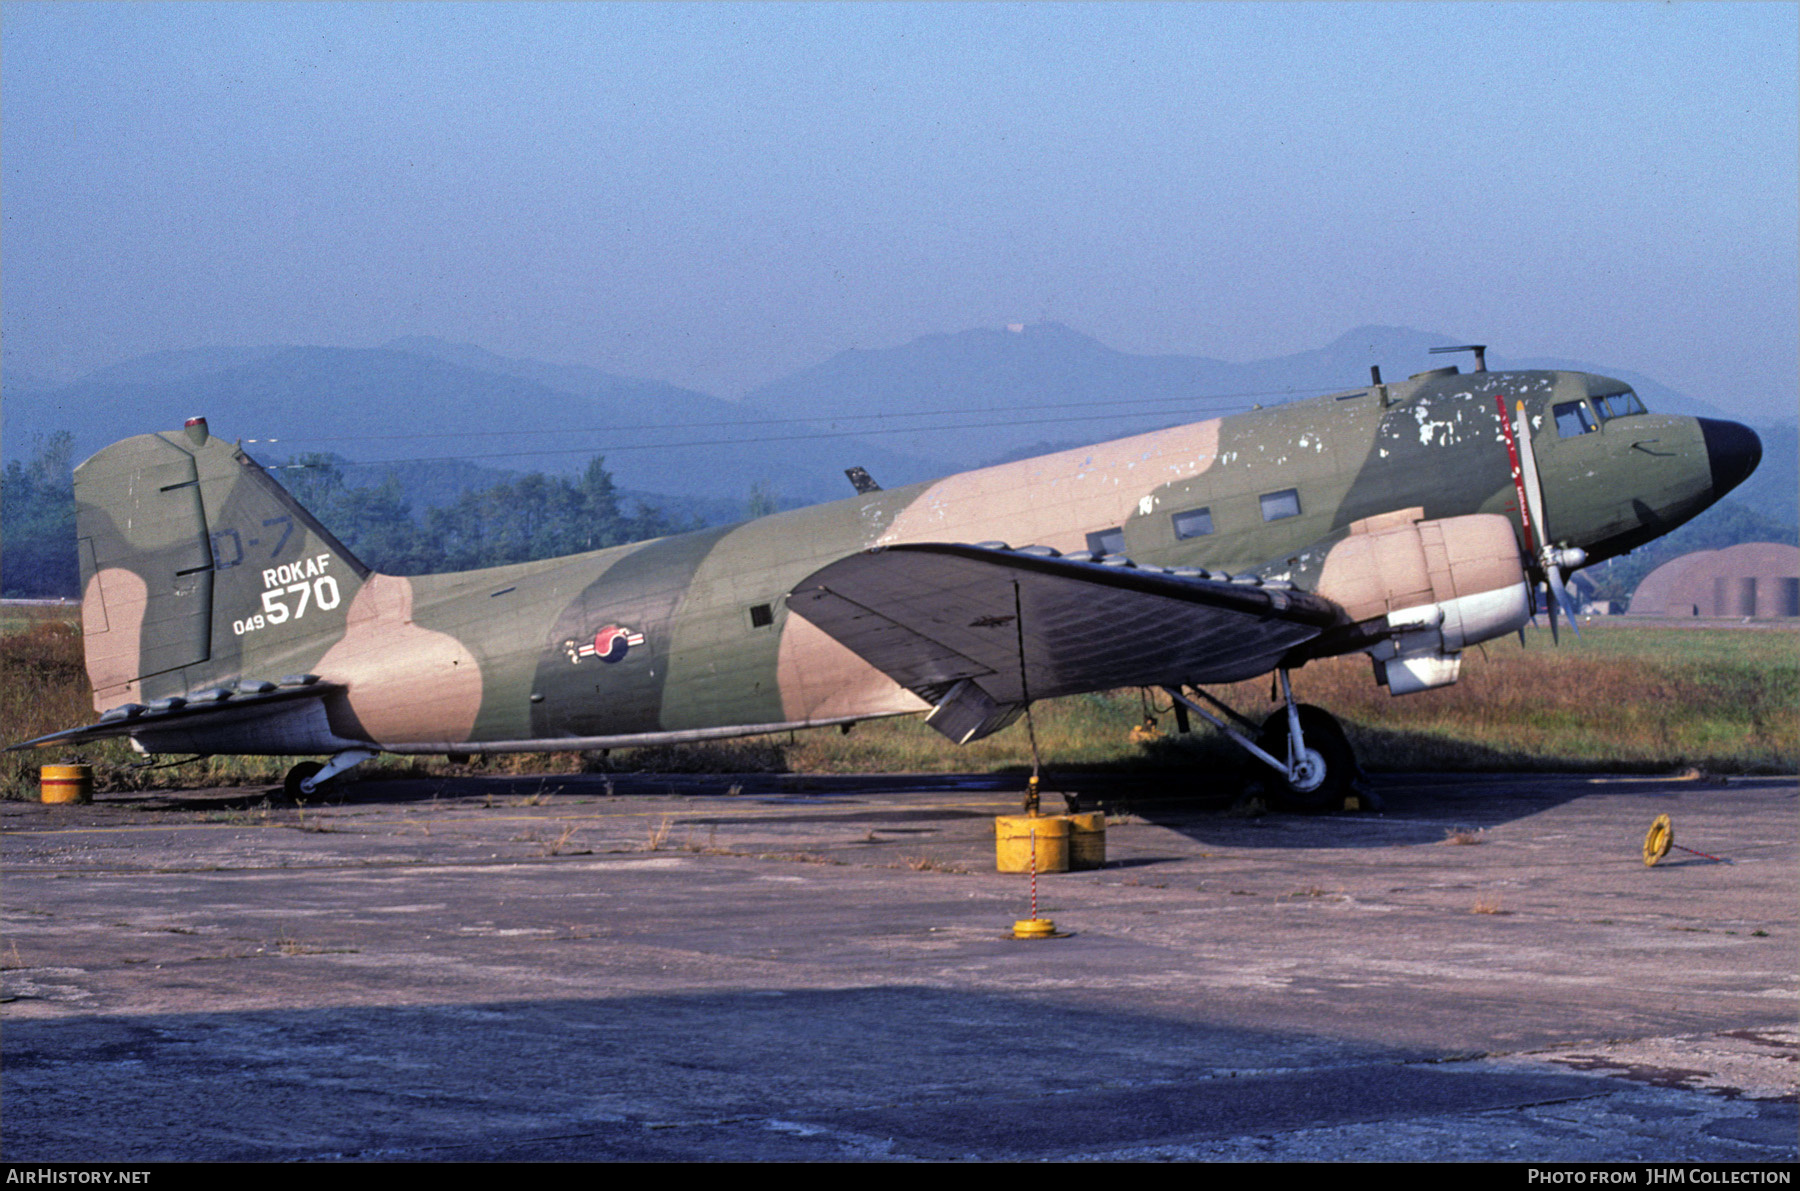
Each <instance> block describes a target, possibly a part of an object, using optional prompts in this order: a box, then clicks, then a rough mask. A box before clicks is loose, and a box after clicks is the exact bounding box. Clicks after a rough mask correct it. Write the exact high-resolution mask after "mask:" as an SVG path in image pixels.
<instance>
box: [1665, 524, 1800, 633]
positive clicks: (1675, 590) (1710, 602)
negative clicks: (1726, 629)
mask: <svg viewBox="0 0 1800 1191" xmlns="http://www.w3.org/2000/svg"><path fill="white" fill-rule="evenodd" d="M1630 615H1632V616H1718V617H1732V618H1738V619H1741V618H1743V617H1752V618H1754V619H1757V620H1773V619H1778V618H1782V617H1795V616H1800V546H1784V545H1782V544H1781V543H1779V542H1746V543H1744V544H1742V545H1738V546H1728V547H1726V548H1725V549H1723V550H1696V551H1694V553H1692V554H1683V555H1682V556H1681V557H1680V558H1677V559H1673V560H1671V561H1669V562H1665V563H1664V564H1663V565H1662V566H1660V567H1657V568H1656V569H1655V570H1654V571H1651V572H1650V573H1649V574H1648V575H1645V576H1644V581H1643V582H1642V583H1640V584H1638V586H1637V590H1636V591H1634V592H1632V593H1631V611H1630Z"/></svg>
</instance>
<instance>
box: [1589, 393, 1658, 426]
mask: <svg viewBox="0 0 1800 1191" xmlns="http://www.w3.org/2000/svg"><path fill="white" fill-rule="evenodd" d="M1589 396H1590V399H1591V400H1592V401H1593V403H1594V408H1595V409H1596V410H1598V411H1599V413H1600V420H1601V421H1602V422H1610V421H1612V420H1613V419H1614V418H1622V417H1624V416H1625V415H1627V414H1644V413H1649V412H1650V411H1649V410H1647V409H1645V408H1644V403H1643V402H1642V401H1639V400H1638V395H1637V394H1636V393H1633V392H1632V391H1631V390H1630V389H1626V390H1625V391H1624V392H1623V393H1600V394H1590V395H1589Z"/></svg>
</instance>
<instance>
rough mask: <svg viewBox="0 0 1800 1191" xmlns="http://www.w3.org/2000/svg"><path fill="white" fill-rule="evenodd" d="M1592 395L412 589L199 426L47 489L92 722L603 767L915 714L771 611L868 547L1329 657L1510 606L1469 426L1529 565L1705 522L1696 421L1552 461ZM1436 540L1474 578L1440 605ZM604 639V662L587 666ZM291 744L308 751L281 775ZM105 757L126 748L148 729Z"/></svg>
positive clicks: (1393, 403)
mask: <svg viewBox="0 0 1800 1191" xmlns="http://www.w3.org/2000/svg"><path fill="white" fill-rule="evenodd" d="M1623 389H1625V386H1624V385H1623V384H1621V383H1619V382H1616V381H1611V380H1608V379H1607V378H1604V377H1594V376H1589V375H1587V374H1582V373H1571V372H1508V373H1485V372H1478V373H1473V374H1467V375H1459V374H1456V373H1455V371H1454V370H1453V369H1442V370H1438V371H1437V372H1433V373H1425V374H1421V375H1420V376H1418V377H1415V378H1413V379H1411V380H1409V381H1406V382H1401V383H1398V384H1391V385H1385V386H1375V387H1369V388H1364V389H1356V390H1349V391H1346V392H1344V393H1340V394H1335V395H1332V396H1328V397H1322V398H1317V399H1314V400H1307V401H1298V402H1293V403H1290V404H1286V405H1281V406H1277V407H1274V408H1270V409H1260V410H1253V411H1250V412H1247V413H1242V414H1237V415H1233V416H1229V417H1223V418H1212V419H1208V420H1205V421H1201V422H1197V423H1193V424H1191V425H1185V426H1177V427H1173V428H1170V429H1167V430H1160V431H1155V432H1152V433H1149V434H1140V435H1134V436H1132V437H1129V438H1123V439H1118V440H1115V441H1112V442H1106V443H1100V444H1097V445H1095V446H1092V447H1084V448H1080V449H1077V450H1072V451H1062V452H1058V453H1055V454H1051V455H1046V456H1042V457H1039V458H1034V459H1026V460H1021V461H1017V462H1013V463H1007V464H1003V465H1000V466H996V467H989V468H983V469H980V470H977V471H972V472H966V473H962V474H959V475H954V476H949V477H946V478H944V479H941V480H937V481H933V482H930V483H924V484H914V485H910V486H908V487H904V488H898V489H894V490H890V491H874V492H869V493H865V494H859V495H856V496H852V497H848V498H846V499H844V500H841V501H837V502H834V503H830V504H825V505H819V506H815V507H812V508H806V509H798V510H793V511H790V512H784V513H778V514H775V515H773V516H769V517H764V518H760V519H757V520H754V521H750V522H746V523H744V524H741V525H736V526H731V527H728V528H722V529H710V530H705V531H701V532H698V533H694V534H687V535H681V536H677V537H670V538H663V539H658V540H655V541H651V542H642V543H636V544H633V545H629V546H621V547H616V548H612V549H608V550H601V551H596V552H592V553H588V554H580V555H575V556H572V557H569V558H562V559H554V560H548V561H543V562H535V563H527V564H521V565H517V566H508V567H500V568H495V569H491V570H482V571H473V572H464V573H458V574H447V575H424V576H416V577H399V576H388V575H379V574H374V573H371V572H370V571H368V570H367V568H365V567H363V566H362V564H361V563H360V562H358V561H357V560H356V559H354V558H352V557H351V556H350V555H349V554H348V552H346V551H345V550H344V549H343V547H342V546H341V545H339V544H338V543H337V542H336V541H335V540H334V539H333V538H332V537H331V535H330V533H329V532H328V531H327V530H326V529H325V528H324V527H323V526H320V525H319V524H318V523H317V522H316V521H314V520H313V519H312V518H311V516H310V515H308V514H307V513H306V512H305V511H304V510H302V509H300V508H299V507H298V506H297V505H296V504H294V503H293V501H292V500H291V498H289V497H288V496H287V495H286V493H285V492H283V491H282V490H281V489H280V488H279V486H278V485H276V484H275V483H274V481H273V480H272V479H270V477H269V476H268V473H266V472H265V471H263V470H262V469H261V468H260V467H259V466H258V465H256V464H255V463H254V462H253V461H251V460H249V459H248V458H247V457H246V456H244V455H243V454H242V452H241V451H239V450H238V449H237V448H235V447H233V446H231V445H230V444H228V443H226V442H224V441H222V440H220V439H218V438H215V437H212V436H210V434H209V433H208V432H207V431H206V429H205V427H204V426H203V425H202V426H200V427H198V428H196V427H194V426H190V427H189V428H188V429H187V430H185V431H182V432H174V433H167V434H155V435H145V436H142V437H139V438H134V439H129V440H126V441H125V442H123V443H119V444H116V445H114V446H112V447H109V448H107V449H106V450H104V451H102V452H100V453H99V454H97V455H95V456H94V457H93V458H91V459H89V460H88V461H86V462H85V463H83V464H82V465H81V467H80V468H78V469H77V471H76V498H77V503H78V535H79V546H80V551H81V559H82V580H83V589H84V602H83V618H84V626H85V628H86V630H87V634H88V638H87V639H88V653H87V661H88V668H89V673H90V677H91V678H92V679H93V682H94V688H95V705H96V710H99V711H102V712H104V711H106V710H108V709H109V708H115V707H117V706H118V705H120V704H126V703H152V704H153V703H154V702H155V701H156V700H159V699H168V698H170V697H183V698H190V699H191V698H192V697H194V696H195V695H196V694H197V693H199V692H203V691H206V690H210V689H215V688H221V687H224V688H231V687H234V686H236V687H238V688H239V689H244V688H245V686H246V684H248V686H249V687H251V688H254V687H256V686H257V685H258V684H260V683H270V684H278V685H279V684H281V683H282V682H283V681H284V679H286V680H289V683H288V685H289V686H292V685H294V684H295V682H299V681H304V680H303V679H301V678H300V677H299V676H306V675H313V676H316V678H317V680H318V683H319V685H320V687H321V689H323V688H325V687H329V688H331V691H332V693H331V694H330V695H328V696H327V697H326V698H325V700H324V702H325V715H324V717H323V719H320V717H317V716H314V717H313V718H311V719H306V717H304V716H301V715H300V713H298V712H295V713H293V717H294V718H293V722H294V723H295V724H301V723H302V721H304V722H305V723H306V724H310V725H312V727H310V728H302V727H296V728H293V729H292V730H286V729H284V731H285V732H286V735H280V734H277V737H276V741H277V743H279V744H281V745H282V747H281V748H280V749H279V750H276V749H275V748H273V747H272V746H271V747H270V748H269V750H268V751H295V752H298V751H324V750H325V749H327V748H334V747H345V746H346V745H347V743H356V742H363V743H372V744H375V745H379V746H381V747H383V748H388V749H393V750H396V751H417V752H424V751H449V750H454V751H490V750H491V751H498V750H509V749H510V750H524V749H549V748H570V747H608V746H611V745H621V744H632V743H644V742H651V741H658V740H683V739H704V738H709V737H716V736H729V735H738V734H745V733H750V732H757V731H767V730H772V729H777V728H790V727H800V726H810V725H820V724H829V723H840V722H847V721H852V720H857V719H863V718H869V717H874V716H883V715H894V714H902V713H907V712H916V711H922V710H926V709H927V707H928V705H927V703H926V702H925V701H924V700H923V699H921V698H920V696H919V695H918V694H916V693H914V692H912V691H908V690H905V689H903V688H902V687H900V686H898V685H897V684H896V683H894V682H893V681H892V680H891V679H889V678H888V677H887V676H886V675H885V674H883V673H881V672H880V671H879V670H877V669H875V668H874V667H873V666H871V665H870V664H869V663H868V662H866V661H864V660H863V659H862V658H861V657H859V656H857V655H856V654H855V653H853V652H851V651H850V650H849V649H847V648H845V647H844V646H843V645H840V644H839V643H838V642H837V641H835V640H834V639H832V638H831V637H830V636H828V635H827V634H826V633H824V632H823V631H821V630H820V629H818V628H817V627H815V626H813V625H812V624H810V623H809V622H807V621H806V620H805V619H804V618H802V617H800V616H798V615H790V613H789V611H788V609H787V607H786V603H785V596H786V594H787V593H788V592H790V591H792V590H794V589H795V587H796V586H797V585H799V584H800V583H801V582H802V581H803V580H804V579H805V578H806V577H807V576H808V575H809V574H811V573H813V572H815V571H817V570H819V569H820V568H822V567H824V566H826V565H827V564H829V563H832V562H833V561H835V560H837V559H840V558H843V557H845V556H846V555H850V554H853V553H855V552H858V551H863V550H867V549H869V548H871V547H877V546H887V545H892V544H896V543H912V542H967V543H978V542H1000V543H1006V544H1007V545H1008V546H1011V547H1023V546H1027V545H1037V546H1048V547H1053V548H1055V549H1056V550H1059V551H1061V552H1063V553H1065V554H1067V553H1070V552H1074V551H1080V550H1084V549H1087V548H1088V543H1089V540H1090V539H1089V535H1093V534H1100V533H1103V532H1106V531H1113V530H1116V531H1119V532H1120V533H1122V535H1123V545H1124V549H1123V553H1124V554H1125V555H1127V556H1129V557H1130V558H1131V559H1133V560H1134V561H1135V562H1136V563H1137V564H1139V565H1140V566H1155V567H1202V568H1206V569H1208V570H1210V571H1213V572H1233V573H1242V572H1254V573H1257V574H1260V575H1262V576H1264V577H1265V578H1266V579H1269V580H1285V581H1290V582H1292V583H1294V584H1295V585H1296V586H1297V587H1299V588H1301V589H1303V590H1307V591H1312V592H1315V593H1317V594H1320V595H1323V596H1325V597H1327V598H1329V599H1331V600H1333V601H1335V602H1336V603H1337V604H1339V605H1340V606H1341V607H1342V608H1343V609H1344V616H1343V620H1344V624H1345V625H1346V626H1349V625H1351V624H1352V623H1353V622H1356V621H1359V620H1363V619H1365V618H1367V617H1371V616H1379V615H1381V614H1384V613H1386V612H1389V611H1392V610H1394V609H1395V608H1397V607H1402V606H1404V605H1405V601H1406V600H1407V599H1410V598H1415V597H1416V598H1418V599H1420V600H1425V599H1429V598H1433V597H1436V598H1443V593H1445V592H1451V593H1456V592H1464V591H1467V590H1478V589H1481V588H1482V585H1484V584H1488V583H1492V584H1494V585H1496V586H1498V585H1501V584H1503V583H1508V582H1511V583H1516V582H1517V580H1518V576H1519V570H1518V566H1519V561H1518V560H1519V554H1520V551H1519V538H1518V534H1519V517H1518V513H1517V510H1516V507H1515V506H1516V503H1517V500H1516V494H1515V489H1514V486H1513V483H1512V481H1511V473H1510V465H1509V461H1508V457H1507V453H1506V449H1505V445H1504V439H1503V436H1502V432H1501V426H1500V421H1499V417H1498V414H1497V412H1496V407H1495V397H1496V395H1499V396H1502V397H1504V398H1505V400H1506V402H1507V405H1508V408H1510V407H1511V405H1512V403H1513V402H1516V401H1521V400H1522V401H1524V402H1525V403H1526V406H1527V409H1528V411H1529V412H1530V416H1531V425H1532V427H1533V441H1534V443H1535V444H1536V449H1537V458H1538V463H1539V469H1540V473H1541V475H1542V477H1543V484H1544V489H1545V494H1546V501H1547V504H1548V509H1547V515H1546V519H1547V521H1548V522H1549V524H1550V527H1551V531H1552V534H1553V536H1554V538H1555V540H1557V541H1559V542H1563V543H1569V544H1574V545H1580V546H1582V547H1584V548H1585V549H1586V550H1587V552H1588V555H1589V558H1590V560H1591V561H1598V560H1600V559H1602V558H1605V557H1607V556H1609V555H1610V554H1613V553H1618V552H1621V551H1622V550H1625V549H1629V548H1631V547H1632V546H1635V545H1636V544H1639V543H1640V542H1642V541H1645V540H1648V539H1649V538H1650V537H1654V536H1656V535H1657V534H1659V533H1662V532H1666V531H1667V529H1669V528H1672V527H1673V526H1674V525H1676V524H1679V523H1680V522H1681V521H1684V520H1686V519H1687V518H1689V517H1691V516H1693V515H1694V514H1695V513H1697V512H1699V511H1700V510H1701V509H1703V508H1705V507H1706V506H1707V505H1708V504H1710V503H1711V502H1712V501H1713V500H1716V499H1717V497H1718V495H1720V492H1718V491H1715V485H1714V479H1713V472H1712V470H1711V469H1710V468H1709V461H1708V454H1707V449H1708V448H1707V441H1706V436H1705V434H1704V433H1703V431H1702V428H1701V424H1700V422H1699V421H1698V420H1696V419H1692V418H1681V417H1673V416H1667V415H1658V414H1639V415H1635V416H1632V417H1626V418H1618V419H1616V420H1613V421H1610V422H1605V423H1604V424H1602V425H1601V426H1600V429H1599V430H1598V431H1597V432H1595V433H1592V434H1587V435H1582V436H1580V437H1576V438H1560V437H1559V436H1558V433H1557V430H1556V427H1555V425H1554V422H1553V420H1552V417H1551V409H1552V407H1553V405H1555V404H1556V403H1557V402H1562V401H1570V400H1577V401H1579V400H1582V399H1584V398H1585V397H1586V396H1587V395H1588V394H1589V393H1590V392H1618V391H1621V390H1623ZM1740 429H1741V428H1740ZM1745 433H1748V432H1745ZM1646 444H1648V445H1646ZM1751 466H1754V464H1753V463H1752V465H1751ZM1290 489H1291V490H1293V492H1294V494H1295V498H1296V499H1297V503H1298V511H1297V513H1295V514H1294V515H1292V516H1286V517H1283V518H1280V519H1277V520H1265V519H1264V514H1263V504H1262V499H1263V497H1265V496H1267V495H1270V494H1273V493H1279V492H1283V491H1285V490H1290ZM1196 509H1206V510H1208V511H1209V512H1210V515H1211V524H1212V532H1210V533H1206V534H1204V535H1201V536H1195V537H1188V538H1185V539H1183V538H1178V537H1177V535H1176V530H1175V525H1174V520H1173V517H1174V515H1175V514H1178V513H1183V512H1188V511H1191V510H1196ZM1476 514H1489V515H1493V516H1490V517H1489V518H1487V519H1485V523H1486V524H1487V526H1488V528H1486V529H1480V530H1478V529H1473V528H1470V525H1472V524H1474V523H1473V522H1471V523H1470V524H1469V525H1463V526H1462V527H1461V528H1457V527H1455V526H1452V527H1451V528H1450V529H1448V530H1444V531H1440V530H1439V529H1437V528H1428V529H1427V530H1425V531H1422V532H1421V531H1418V529H1417V527H1418V526H1421V525H1423V526H1427V527H1433V526H1434V525H1435V523H1446V524H1448V523H1449V522H1451V521H1452V520H1453V519H1464V518H1470V517H1471V515H1476ZM1501 518H1504V521H1501V520H1500V519H1501ZM1494 526H1499V527H1500V530H1499V532H1498V533H1496V531H1495V530H1494V528H1493V527H1494ZM1403 539H1404V540H1403ZM1477 539H1479V540H1477ZM1446 541H1450V542H1451V545H1452V546H1455V547H1456V548H1457V549H1464V550H1465V552H1467V551H1474V552H1475V554H1477V555H1479V556H1480V558H1481V559H1483V560H1485V561H1482V562H1481V563H1480V564H1479V565H1477V564H1467V563H1459V564H1458V568H1459V569H1457V570H1456V573H1455V574H1452V569H1451V567H1450V565H1449V563H1448V562H1446V561H1445V558H1446V556H1445V555H1444V550H1445V549H1446V546H1445V545H1444V543H1445V542H1446ZM1457 543H1463V545H1457ZM1403 556H1404V557H1403ZM1483 568H1486V569H1483ZM608 628H614V629H616V630H618V632H617V633H615V634H613V636H616V637H618V638H619V641H615V642H613V643H612V647H613V649H615V650H617V652H618V654H619V656H617V658H616V660H612V661H607V660H605V659H603V658H602V657H601V656H598V655H597V654H596V653H595V652H594V645H595V638H596V634H597V633H599V632H601V630H604V629H608ZM621 642H622V644H621ZM584 647H586V648H585V651H584ZM320 723H328V724H329V733H328V735H329V737H330V739H329V740H321V741H317V742H311V744H310V746H309V747H307V748H305V749H301V748H299V747H294V745H295V744H296V740H295V739H294V738H295V737H296V735H298V736H305V734H306V733H307V732H313V733H314V734H315V735H316V734H318V733H319V732H322V731H323V729H322V728H319V727H318V725H319V724H320ZM133 730H134V732H135V733H136V734H138V735H139V736H140V739H142V740H143V741H144V742H145V743H146V744H147V746H149V747H152V748H155V747H157V746H158V739H157V737H156V734H155V732H154V731H153V730H152V729H151V727H150V726H148V725H144V726H142V727H141V728H134V729H133ZM174 739H175V738H174V737H168V738H167V739H166V740H164V742H163V743H165V744H167V743H169V742H170V741H173V740H174ZM235 739H236V738H234V740H235ZM181 743H182V745H183V746H184V747H193V746H195V745H196V742H195V741H193V740H191V739H188V738H185V737H183V738H181ZM238 743H242V742H241V741H239V742H238Z"/></svg>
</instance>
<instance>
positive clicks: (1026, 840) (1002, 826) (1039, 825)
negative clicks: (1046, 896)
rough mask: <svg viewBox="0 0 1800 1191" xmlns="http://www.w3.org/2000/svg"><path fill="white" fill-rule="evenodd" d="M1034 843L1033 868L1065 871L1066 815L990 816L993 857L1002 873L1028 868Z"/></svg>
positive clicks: (1067, 867) (1026, 869) (1067, 857)
mask: <svg viewBox="0 0 1800 1191" xmlns="http://www.w3.org/2000/svg"><path fill="white" fill-rule="evenodd" d="M1034 840H1035V841H1036V844H1037V871H1038V872H1040V873H1066V872H1068V871H1069V819H1068V816H1067V815H998V816H996V817H995V819H994V860H995V863H996V864H997V866H998V867H999V870H1000V871H1001V872H1003V873H1028V872H1030V871H1031V849H1032V842H1033V841H1034Z"/></svg>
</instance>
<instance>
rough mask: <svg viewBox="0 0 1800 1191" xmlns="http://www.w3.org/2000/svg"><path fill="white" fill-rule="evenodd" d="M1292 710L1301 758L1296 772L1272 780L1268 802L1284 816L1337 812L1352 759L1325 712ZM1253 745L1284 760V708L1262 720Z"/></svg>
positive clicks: (1352, 773)
mask: <svg viewBox="0 0 1800 1191" xmlns="http://www.w3.org/2000/svg"><path fill="white" fill-rule="evenodd" d="M1295 710H1296V711H1298V712H1299V714H1300V736H1301V739H1302V740H1303V741H1304V742H1305V744H1306V755H1305V756H1304V757H1302V758H1301V759H1300V766H1299V771H1298V772H1297V773H1295V774H1293V775H1292V776H1289V775H1286V774H1274V775H1273V778H1274V781H1273V785H1272V790H1273V799H1272V800H1273V801H1274V803H1275V805H1276V806H1277V807H1279V808H1280V809H1282V810H1284V811H1295V812H1298V813H1300V814H1306V815H1316V814H1319V813H1320V812H1322V811H1329V810H1337V809H1339V808H1340V807H1342V806H1343V805H1344V796H1345V795H1346V794H1348V793H1349V792H1350V785H1351V783H1352V782H1353V781H1355V779H1356V754H1355V753H1354V752H1353V751H1352V750H1351V748H1350V740H1349V738H1348V737H1346V736H1345V735H1344V729H1343V728H1342V727H1340V726H1339V724H1338V722H1337V719H1336V718H1335V717H1333V716H1332V714H1331V713H1330V712H1328V711H1326V710H1325V709H1324V708H1322V707H1314V706H1313V705H1312V704H1310V703H1302V704H1300V705H1299V706H1298V707H1297V708H1295ZM1256 744H1257V747H1258V748H1260V749H1262V751H1263V752H1265V753H1268V754H1269V755H1270V756H1271V757H1274V758H1276V759H1277V760H1286V759H1287V755H1288V722H1287V708H1285V707H1284V708H1282V709H1281V710H1280V711H1277V712H1276V713H1275V714H1274V715H1272V716H1270V717H1269V718H1268V719H1266V720H1264V721H1263V727H1262V734H1261V735H1260V736H1258V737H1257V738H1256ZM1258 764H1259V765H1260V764H1261V762H1258Z"/></svg>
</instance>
